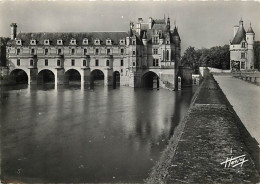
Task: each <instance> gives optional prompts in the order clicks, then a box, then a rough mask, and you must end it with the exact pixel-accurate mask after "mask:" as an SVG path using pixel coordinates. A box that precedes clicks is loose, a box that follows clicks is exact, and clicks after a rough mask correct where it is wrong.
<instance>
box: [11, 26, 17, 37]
mask: <svg viewBox="0 0 260 184" xmlns="http://www.w3.org/2000/svg"><path fill="white" fill-rule="evenodd" d="M10 28H11V40H14V39H15V38H16V33H17V25H16V23H12V24H11V25H10Z"/></svg>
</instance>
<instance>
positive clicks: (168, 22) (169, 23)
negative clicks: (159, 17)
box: [166, 17, 171, 31]
mask: <svg viewBox="0 0 260 184" xmlns="http://www.w3.org/2000/svg"><path fill="white" fill-rule="evenodd" d="M166 27H167V30H168V31H169V30H170V29H171V22H170V17H168V19H167V26H166Z"/></svg>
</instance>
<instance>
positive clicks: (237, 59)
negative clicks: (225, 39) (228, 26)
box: [229, 19, 255, 71]
mask: <svg viewBox="0 0 260 184" xmlns="http://www.w3.org/2000/svg"><path fill="white" fill-rule="evenodd" d="M254 43H255V33H254V31H253V29H252V26H251V24H250V27H249V28H248V30H247V31H245V29H244V25H243V20H242V19H241V20H240V21H239V26H234V37H233V40H232V41H231V42H230V47H229V50H230V69H231V70H232V71H238V70H250V69H254V63H255V57H254Z"/></svg>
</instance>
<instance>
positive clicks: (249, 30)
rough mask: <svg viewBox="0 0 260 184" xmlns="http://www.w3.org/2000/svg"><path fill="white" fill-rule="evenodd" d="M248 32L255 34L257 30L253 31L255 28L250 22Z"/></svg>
mask: <svg viewBox="0 0 260 184" xmlns="http://www.w3.org/2000/svg"><path fill="white" fill-rule="evenodd" d="M246 33H254V34H255V32H254V31H253V28H252V26H251V23H250V27H249V28H248V30H247V32H246Z"/></svg>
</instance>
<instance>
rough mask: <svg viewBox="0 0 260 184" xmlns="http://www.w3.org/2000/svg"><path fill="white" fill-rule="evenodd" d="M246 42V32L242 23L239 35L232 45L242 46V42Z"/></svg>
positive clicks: (237, 34) (238, 31)
mask: <svg viewBox="0 0 260 184" xmlns="http://www.w3.org/2000/svg"><path fill="white" fill-rule="evenodd" d="M243 39H244V40H246V31H245V29H244V26H243V24H241V23H240V25H239V28H238V30H237V33H236V35H235V37H234V39H233V40H232V42H231V44H240V43H241V41H242V40H243Z"/></svg>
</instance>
